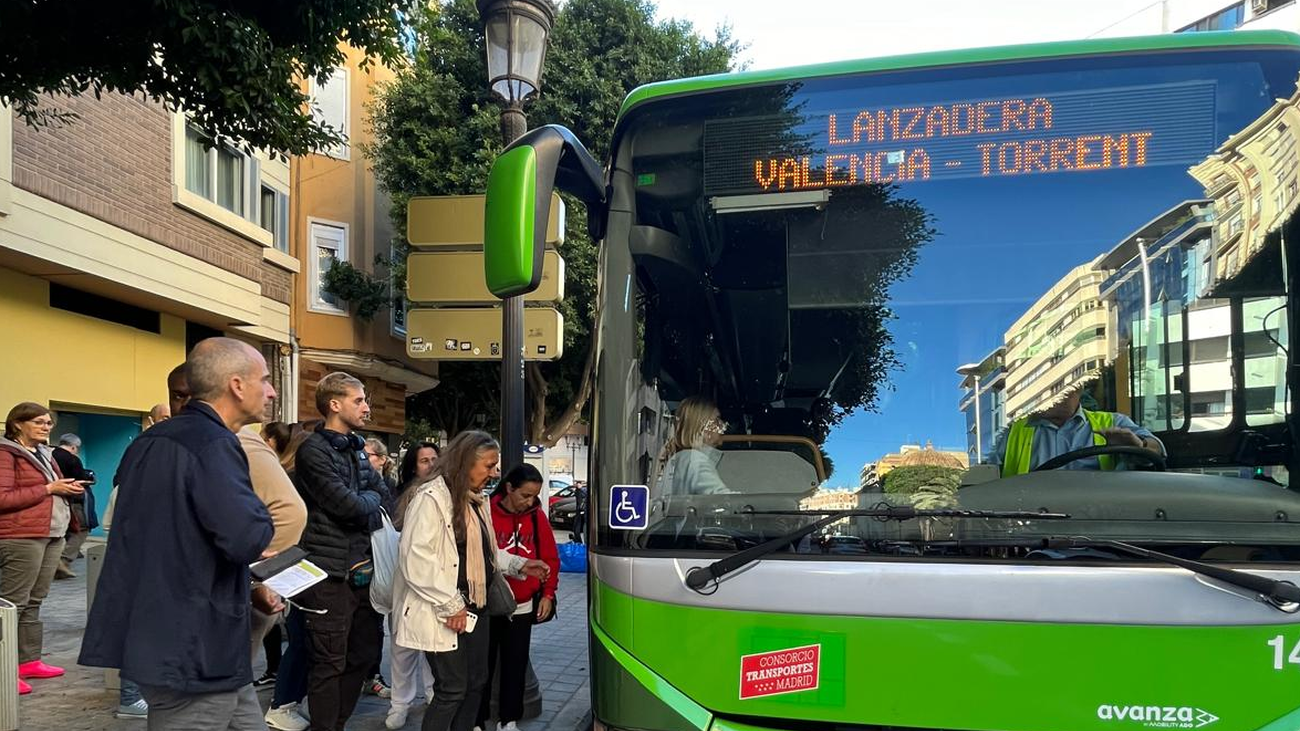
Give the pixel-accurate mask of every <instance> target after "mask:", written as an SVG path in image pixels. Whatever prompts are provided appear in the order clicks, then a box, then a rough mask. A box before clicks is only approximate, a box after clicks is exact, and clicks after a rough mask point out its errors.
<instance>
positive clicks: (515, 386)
mask: <svg viewBox="0 0 1300 731" xmlns="http://www.w3.org/2000/svg"><path fill="white" fill-rule="evenodd" d="M527 131H528V122H527V120H526V119H525V118H524V113H523V111H521V110H520V109H518V108H513V107H507V108H506V109H505V110H504V111H503V112H502V114H501V137H502V139H503V142H504V144H505V145H506V146H507V147H508V146H509V145H510V143H511V142H514V141H515V140H516V139H518V138H519V137H521V136H522V135H523V134H524V132H527ZM501 312H502V317H501V474H502V475H505V474H506V473H507V472H509V471H510V470H512V469H514V468H515V467H517V466H519V465H521V464H523V462H524V298H523V295H517V296H514V297H507V298H505V299H504V300H502V301H501Z"/></svg>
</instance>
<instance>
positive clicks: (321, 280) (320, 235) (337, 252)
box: [307, 222, 348, 314]
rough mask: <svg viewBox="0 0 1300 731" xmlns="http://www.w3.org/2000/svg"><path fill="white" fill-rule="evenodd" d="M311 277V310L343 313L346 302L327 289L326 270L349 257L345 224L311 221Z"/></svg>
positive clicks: (309, 296) (309, 295) (309, 297)
mask: <svg viewBox="0 0 1300 731" xmlns="http://www.w3.org/2000/svg"><path fill="white" fill-rule="evenodd" d="M310 256H311V268H312V270H311V277H310V278H309V279H308V289H309V290H310V291H309V292H308V293H307V296H308V301H309V302H310V303H311V309H312V310H314V311H316V312H330V313H335V314H344V313H346V312H347V311H346V310H345V309H343V302H342V301H340V300H339V298H337V297H335V296H334V295H332V294H330V293H328V292H326V291H325V273H326V272H328V271H329V269H330V265H331V264H333V263H334V262H336V261H347V260H348V230H347V228H346V227H343V226H331V225H329V224H324V223H315V222H313V223H312V224H311V252H310Z"/></svg>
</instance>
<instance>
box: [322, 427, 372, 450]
mask: <svg viewBox="0 0 1300 731" xmlns="http://www.w3.org/2000/svg"><path fill="white" fill-rule="evenodd" d="M318 433H319V434H320V435H321V436H323V437H325V439H326V440H327V441H329V443H330V446H331V447H333V448H334V451H336V452H360V451H361V450H363V449H365V448H366V440H364V439H362V438H361V437H360V436H358V435H357V434H339V433H338V432H336V431H330V430H329V429H326V428H325V427H323V426H322V427H321V428H320V430H319V431H318Z"/></svg>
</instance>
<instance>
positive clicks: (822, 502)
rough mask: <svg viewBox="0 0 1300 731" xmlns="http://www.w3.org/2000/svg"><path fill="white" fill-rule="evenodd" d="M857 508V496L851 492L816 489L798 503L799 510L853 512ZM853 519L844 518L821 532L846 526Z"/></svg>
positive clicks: (829, 531)
mask: <svg viewBox="0 0 1300 731" xmlns="http://www.w3.org/2000/svg"><path fill="white" fill-rule="evenodd" d="M857 507H858V495H857V493H856V492H855V491H854V490H852V489H849V490H827V489H825V488H818V490H817V491H816V492H814V493H813V494H811V495H809V496H808V497H806V498H804V499H802V500H800V501H799V509H800V510H818V511H820V510H854V509H856V508H857ZM852 520H853V518H844V519H842V520H837V521H835V522H834V523H831V524H830V525H828V526H826V527H825V528H824V529H822V531H823V532H824V533H831V532H833V530H832V529H834V528H836V527H838V526H842V525H848V524H849V523H850V522H852Z"/></svg>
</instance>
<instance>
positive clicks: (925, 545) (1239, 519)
mask: <svg viewBox="0 0 1300 731" xmlns="http://www.w3.org/2000/svg"><path fill="white" fill-rule="evenodd" d="M1298 80H1300V37H1297V36H1293V35H1290V34H1284V33H1274V32H1239V33H1231V34H1217V33H1206V34H1191V35H1170V36H1161V37H1153V38H1134V39H1118V40H1104V41H1087V42H1072V43H1062V44H1050V45H1033V46H1019V47H1010V48H996V49H987V50H972V51H959V52H951V53H937V54H925V55H916V56H905V57H899V58H886V59H868V60H864V61H855V62H844V63H833V64H826V65H818V66H809V67H805V68H796V69H788V70H776V71H756V72H743V73H736V74H727V75H720V76H710V77H704V78H693V79H684V80H679V81H668V82H663V83H657V84H652V85H649V86H646V87H644V88H640V89H637V90H636V91H634V92H633V93H632V94H631V95H630V96H629V97H628V99H627V100H626V102H625V103H624V105H623V109H622V113H621V115H620V118H619V121H618V123H617V126H616V129H615V132H614V138H613V140H612V144H611V145H610V150H611V151H612V152H611V159H610V160H609V161H608V162H607V164H606V165H604V166H603V167H602V166H601V165H600V164H598V163H596V162H595V161H593V160H592V159H591V158H590V156H589V155H588V154H587V153H586V151H585V149H584V148H583V147H582V145H581V144H580V143H579V142H578V141H577V140H575V139H574V138H573V136H572V135H571V134H569V133H568V132H567V130H564V129H562V128H557V127H544V128H540V129H537V130H533V131H531V132H529V133H528V134H526V135H525V136H524V137H522V138H521V139H519V140H518V141H517V142H516V143H515V144H514V145H512V146H511V147H510V148H509V149H508V150H507V151H506V152H505V153H503V155H502V156H501V158H500V159H499V161H498V163H497V165H496V167H495V168H494V170H493V173H492V176H491V180H490V183H489V191H488V220H489V223H488V229H489V230H488V242H487V246H488V257H487V259H488V280H489V284H490V286H491V287H492V289H493V291H495V292H496V293H497V294H499V295H502V296H505V295H508V294H515V293H519V292H523V291H525V290H527V289H528V288H529V287H530V286H534V285H535V284H536V280H537V277H538V268H539V262H540V256H541V248H542V242H541V232H542V231H543V230H544V229H545V221H546V218H545V217H546V215H547V210H546V209H547V207H548V206H549V205H550V203H549V201H550V197H551V193H552V191H553V190H555V189H560V190H564V191H567V192H568V193H570V194H572V195H574V196H575V197H576V198H577V199H579V200H580V201H582V202H584V203H585V204H586V205H587V206H588V208H589V213H590V216H589V223H590V226H591V228H592V231H593V233H594V234H595V235H596V236H597V237H598V238H600V239H601V240H602V243H601V250H600V268H599V303H600V314H599V322H598V327H597V333H598V344H597V348H598V351H597V355H598V358H597V379H598V387H597V396H596V401H595V404H594V414H593V430H592V434H593V436H592V450H593V451H592V457H591V482H590V485H591V487H590V496H591V497H590V511H591V512H590V515H591V520H590V527H589V531H588V533H589V535H588V538H589V543H590V553H589V560H590V573H589V589H590V594H589V601H590V637H591V646H590V647H591V650H590V652H591V689H592V709H593V716H594V722H595V727H596V728H597V729H609V730H611V731H613V730H616V729H618V730H626V731H692V730H694V731H758V730H760V729H800V730H808V731H832V730H834V731H841V730H847V729H863V730H867V729H872V730H879V729H965V730H971V731H977V730H978V731H995V730H996V731H1049V730H1060V729H1074V730H1078V731H1083V730H1092V731H1125V730H1126V729H1151V728H1155V729H1169V728H1176V729H1198V728H1211V729H1214V730H1216V731H1217V730H1219V729H1221V730H1222V731H1265V730H1266V731H1296V730H1297V729H1300V614H1297V609H1298V608H1300V590H1297V588H1296V583H1297V582H1298V580H1300V494H1298V493H1297V492H1296V487H1295V486H1294V485H1290V481H1289V476H1290V475H1291V474H1294V473H1295V471H1296V470H1297V467H1298V465H1297V461H1298V460H1300V452H1298V449H1300V443H1298V442H1297V421H1296V420H1297V415H1298V414H1300V404H1298V403H1297V392H1296V389H1295V388H1294V386H1295V377H1294V375H1295V373H1296V368H1297V365H1298V363H1297V360H1298V359H1300V353H1298V354H1297V355H1296V356H1291V355H1290V348H1291V347H1294V343H1296V342H1297V340H1298V338H1297V335H1300V333H1298V332H1297V329H1296V328H1297V321H1298V320H1300V313H1297V312H1296V309H1295V305H1296V294H1297V291H1298V290H1297V284H1300V253H1297V252H1296V245H1297V241H1300V237H1298V236H1294V235H1293V234H1297V218H1296V211H1297V207H1298V206H1300V196H1298V195H1297V175H1298V173H1300V165H1297V155H1298V154H1300V147H1298V146H1297V143H1298V142H1300V93H1298V91H1297V81H1298ZM957 371H960V372H961V374H962V375H963V376H965V377H966V379H967V384H968V386H969V385H970V382H971V381H972V380H973V382H974V386H973V388H968V390H967V392H966V394H965V396H966V399H965V401H964V402H963V399H962V397H963V392H962V391H961V390H960V389H959V388H958V385H959V384H960V383H961V376H959V375H958V374H957ZM1076 395H1077V397H1078V398H1079V400H1080V401H1079V402H1078V403H1080V404H1081V405H1079V406H1076V405H1075V404H1076V402H1075V401H1074V400H1073V399H1074V398H1075V397H1076ZM1063 405H1064V406H1063ZM963 409H965V410H964V411H963ZM1062 409H1065V412H1062ZM1059 413H1063V416H1062V417H1061V419H1059V420H1058V419H1056V418H1055V417H1053V416H1052V415H1053V414H1059ZM1090 414H1091V415H1093V416H1090ZM1098 414H1100V415H1101V416H1095V415H1098ZM1094 418H1096V419H1100V421H1093V420H1092V419H1094ZM1014 424H1023V425H1027V426H1024V427H1023V428H1025V429H1029V431H1028V432H1023V433H1021V436H1020V437H1019V438H1011V439H1007V438H1002V437H1000V436H999V433H1000V432H1005V431H1007V428H1008V427H1009V426H1011V425H1014ZM1110 427H1126V428H1127V431H1122V432H1111V433H1110V436H1108V437H1106V438H1102V437H1100V436H1097V434H1099V432H1100V430H1102V429H1103V428H1110ZM1080 429H1082V430H1083V431H1082V432H1080V431H1079V430H1080ZM1080 433H1082V435H1083V436H1082V439H1083V440H1084V444H1083V445H1082V446H1081V445H1080V444H1079V443H1078V439H1079V434H1080ZM1090 433H1091V434H1092V435H1093V436H1089V434H1090ZM1025 434H1028V435H1029V436H1028V437H1025ZM1147 436H1149V437H1150V438H1149V439H1147V440H1146V441H1143V437H1147ZM1025 439H1028V441H1025ZM1072 439H1073V441H1072ZM931 442H932V443H933V445H928V446H927V443H931ZM1009 443H1014V444H1012V446H1010V447H1008V446H1007V445H1008V444H1009ZM934 445H937V446H934ZM1139 445H1142V446H1139ZM1027 450H1028V451H1027ZM1006 451H1013V452H1015V454H1014V455H1009V456H1007V457H1006V458H1005V459H1004V460H1002V461H1005V462H1006V463H1007V465H1008V466H1007V467H1004V468H999V467H997V466H993V465H991V464H982V463H994V464H996V463H997V462H999V456H1000V455H1002V454H1003V453H1004V452H1006ZM1030 452H1032V454H1031V453H1030ZM1053 456H1055V457H1056V459H1049V458H1050V457H1053ZM1017 465H1019V466H1017ZM837 487H842V488H848V489H847V490H842V491H838V492H837V491H835V490H833V489H832V488H837Z"/></svg>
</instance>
